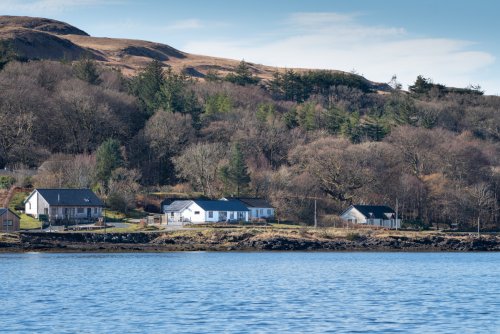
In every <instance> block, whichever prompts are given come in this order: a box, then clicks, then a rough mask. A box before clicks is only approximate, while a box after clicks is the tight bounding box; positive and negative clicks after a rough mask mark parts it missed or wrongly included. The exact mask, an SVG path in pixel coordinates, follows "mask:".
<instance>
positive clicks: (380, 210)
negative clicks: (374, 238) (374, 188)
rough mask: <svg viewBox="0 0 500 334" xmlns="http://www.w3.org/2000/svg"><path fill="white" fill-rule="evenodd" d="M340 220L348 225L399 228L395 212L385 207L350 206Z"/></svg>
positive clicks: (399, 221) (399, 222) (399, 220)
mask: <svg viewBox="0 0 500 334" xmlns="http://www.w3.org/2000/svg"><path fill="white" fill-rule="evenodd" d="M340 218H342V220H344V221H345V222H348V223H354V224H365V225H373V226H382V227H388V228H400V227H401V219H399V218H397V217H396V212H395V211H394V210H393V209H391V208H390V207H388V206H385V205H351V206H350V207H349V208H347V209H346V210H345V211H344V212H343V213H342V214H341V215H340Z"/></svg>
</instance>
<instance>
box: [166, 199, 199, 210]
mask: <svg viewBox="0 0 500 334" xmlns="http://www.w3.org/2000/svg"><path fill="white" fill-rule="evenodd" d="M192 202H193V201H191V200H187V201H173V202H172V203H170V204H169V205H168V206H167V207H166V208H165V211H181V210H182V209H184V208H185V207H187V206H188V205H189V204H191V203H192Z"/></svg>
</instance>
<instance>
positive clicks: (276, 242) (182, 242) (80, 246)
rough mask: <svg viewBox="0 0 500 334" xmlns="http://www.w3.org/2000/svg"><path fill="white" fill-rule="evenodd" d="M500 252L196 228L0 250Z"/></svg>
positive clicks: (50, 240)
mask: <svg viewBox="0 0 500 334" xmlns="http://www.w3.org/2000/svg"><path fill="white" fill-rule="evenodd" d="M32 250H36V251H56V252H58V251H73V252H78V251H96V252H129V251H130V252H135V251H192V250H207V251H228V250H234V251H452V252H453V251H462V252H463V251H500V237H499V236H495V235H489V236H482V237H481V238H478V237H477V236H456V235H421V236H419V235H416V236H414V237H407V236H403V235H389V236H372V235H360V236H357V237H356V238H352V237H350V236H349V235H347V236H344V237H342V236H331V237H328V238H325V237H322V236H321V234H319V235H316V234H314V232H312V233H301V232H300V231H299V232H297V231H294V230H292V231H282V230H272V231H269V230H249V229H248V230H243V229H242V230H217V231H213V230H210V229H207V230H193V231H182V232H135V233H107V234H104V233H88V232H80V233H40V232H38V233H30V232H22V233H19V237H18V239H16V240H15V241H14V242H12V241H11V242H0V251H4V252H15V251H17V252H23V251H32Z"/></svg>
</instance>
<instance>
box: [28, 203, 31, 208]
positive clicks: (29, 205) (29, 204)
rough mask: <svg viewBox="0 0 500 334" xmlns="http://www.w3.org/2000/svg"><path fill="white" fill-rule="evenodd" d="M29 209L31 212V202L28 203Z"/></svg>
mask: <svg viewBox="0 0 500 334" xmlns="http://www.w3.org/2000/svg"><path fill="white" fill-rule="evenodd" d="M28 209H30V210H31V203H30V202H28Z"/></svg>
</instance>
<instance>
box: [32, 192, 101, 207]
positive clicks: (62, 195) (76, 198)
mask: <svg viewBox="0 0 500 334" xmlns="http://www.w3.org/2000/svg"><path fill="white" fill-rule="evenodd" d="M36 191H38V193H39V194H40V195H41V196H42V197H43V198H44V199H45V200H46V201H47V202H48V203H49V205H53V206H66V205H67V206H104V203H103V202H102V201H101V200H100V199H99V197H97V196H96V194H94V192H93V191H92V190H90V189H36Z"/></svg>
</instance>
